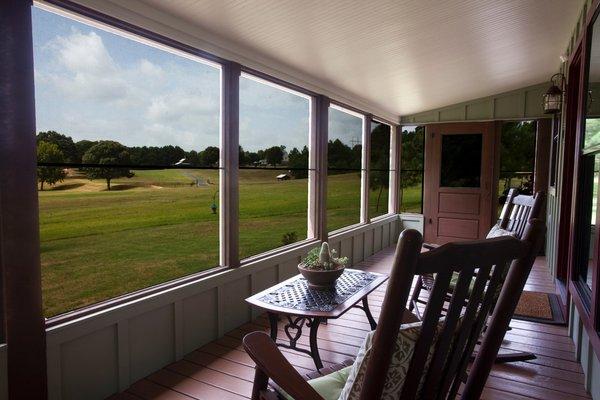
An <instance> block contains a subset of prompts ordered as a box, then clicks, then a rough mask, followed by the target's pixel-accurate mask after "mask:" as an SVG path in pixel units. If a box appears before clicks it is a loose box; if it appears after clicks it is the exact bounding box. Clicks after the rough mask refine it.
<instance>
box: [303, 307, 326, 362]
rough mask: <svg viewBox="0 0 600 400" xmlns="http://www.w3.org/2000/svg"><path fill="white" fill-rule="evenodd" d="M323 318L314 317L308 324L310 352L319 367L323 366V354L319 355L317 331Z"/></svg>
mask: <svg viewBox="0 0 600 400" xmlns="http://www.w3.org/2000/svg"><path fill="white" fill-rule="evenodd" d="M322 320H323V319H322V318H320V317H314V318H313V319H312V320H311V321H310V322H309V323H308V324H307V325H309V326H310V354H311V356H312V359H313V360H314V362H315V366H316V367H317V369H321V368H323V363H322V362H321V356H320V355H319V347H318V346H317V331H318V330H319V325H320V324H321V322H322Z"/></svg>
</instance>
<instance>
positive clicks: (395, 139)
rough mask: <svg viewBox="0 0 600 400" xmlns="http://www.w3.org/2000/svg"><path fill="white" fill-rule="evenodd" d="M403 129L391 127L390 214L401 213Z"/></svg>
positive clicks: (396, 126)
mask: <svg viewBox="0 0 600 400" xmlns="http://www.w3.org/2000/svg"><path fill="white" fill-rule="evenodd" d="M401 140H402V135H401V129H400V126H398V125H392V126H391V127H390V185H389V186H390V189H389V195H388V213H390V214H399V213H400V196H399V192H400V190H399V189H400V166H401V164H400V157H401V156H402V154H401Z"/></svg>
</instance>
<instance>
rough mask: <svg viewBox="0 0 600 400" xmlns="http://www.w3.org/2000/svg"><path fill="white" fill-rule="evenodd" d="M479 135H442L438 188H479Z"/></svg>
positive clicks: (480, 137) (480, 138)
mask: <svg viewBox="0 0 600 400" xmlns="http://www.w3.org/2000/svg"><path fill="white" fill-rule="evenodd" d="M481 140H482V136H481V134H464V135H443V136H442V165H441V174H440V175H441V179H440V186H442V187H479V185H480V183H479V182H480V175H481Z"/></svg>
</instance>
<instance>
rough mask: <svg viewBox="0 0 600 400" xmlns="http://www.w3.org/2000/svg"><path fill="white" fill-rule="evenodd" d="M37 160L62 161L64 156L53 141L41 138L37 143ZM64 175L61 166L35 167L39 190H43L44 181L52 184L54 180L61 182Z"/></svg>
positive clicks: (40, 161)
mask: <svg viewBox="0 0 600 400" xmlns="http://www.w3.org/2000/svg"><path fill="white" fill-rule="evenodd" d="M37 161H38V163H42V162H43V163H64V162H65V156H64V154H63V152H62V151H60V148H59V147H58V146H57V145H56V144H55V143H49V142H46V141H43V140H41V141H39V142H38V143H37ZM66 176H67V174H66V173H65V171H64V169H63V168H61V167H38V169H37V179H38V181H39V182H40V190H44V183H47V184H49V185H54V184H55V183H56V182H62V181H63V180H64V179H65V177H66Z"/></svg>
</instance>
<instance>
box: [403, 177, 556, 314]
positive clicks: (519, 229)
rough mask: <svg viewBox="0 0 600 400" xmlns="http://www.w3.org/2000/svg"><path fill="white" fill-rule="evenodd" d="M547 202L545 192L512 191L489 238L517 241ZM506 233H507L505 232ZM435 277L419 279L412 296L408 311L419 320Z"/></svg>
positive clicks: (539, 216)
mask: <svg viewBox="0 0 600 400" xmlns="http://www.w3.org/2000/svg"><path fill="white" fill-rule="evenodd" d="M545 200H546V194H545V193H544V192H538V193H536V194H535V195H534V196H526V195H517V189H514V188H512V189H510V190H509V191H508V195H507V198H506V201H505V202H504V206H503V207H502V212H501V213H500V219H499V220H498V223H497V224H496V225H495V226H494V227H493V228H492V229H491V230H490V232H489V233H488V238H489V237H495V236H498V235H503V234H506V233H508V234H511V235H513V236H514V237H516V238H517V239H520V238H521V237H522V236H523V233H524V231H525V226H526V225H527V222H528V221H529V220H530V219H534V218H538V219H539V218H541V214H542V209H543V206H544V202H545ZM504 231H506V232H504ZM423 247H424V248H426V249H428V250H431V249H435V248H437V247H439V245H437V244H432V243H423ZM433 282H434V279H433V275H427V274H426V275H423V276H420V277H419V278H418V279H417V283H416V284H415V288H414V289H413V293H412V296H411V300H410V304H409V306H408V310H409V311H411V312H414V313H415V315H416V316H417V318H419V319H421V314H420V312H419V307H418V304H427V300H423V299H421V298H420V296H421V292H422V291H423V290H427V291H431V289H432V288H433ZM455 283H456V279H454V280H452V281H451V285H450V291H449V292H448V294H447V299H450V296H451V295H452V290H453V287H454V284H455Z"/></svg>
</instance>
